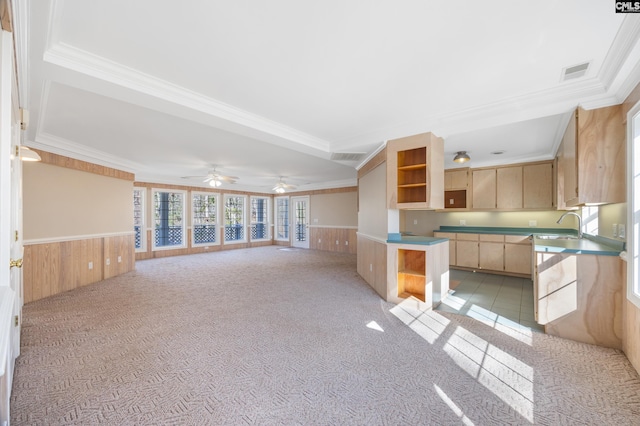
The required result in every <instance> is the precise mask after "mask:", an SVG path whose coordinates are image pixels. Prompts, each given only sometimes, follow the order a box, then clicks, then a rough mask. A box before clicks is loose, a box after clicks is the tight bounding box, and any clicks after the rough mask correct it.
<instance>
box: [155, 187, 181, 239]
mask: <svg viewBox="0 0 640 426" xmlns="http://www.w3.org/2000/svg"><path fill="white" fill-rule="evenodd" d="M163 192H166V193H173V194H182V241H181V244H179V245H178V244H176V245H172V246H158V245H156V235H155V234H156V218H155V217H156V207H155V199H156V194H157V193H163ZM150 205H151V207H152V209H151V210H152V213H153V217H152V222H153V226H152V227H151V232H152V238H151V244H152V245H151V250H152V251H162V250H178V249H184V248H187V235H186V234H187V214H186V213H187V191H184V190H181V189H173V188H167V189H163V188H152V189H151V204H150Z"/></svg>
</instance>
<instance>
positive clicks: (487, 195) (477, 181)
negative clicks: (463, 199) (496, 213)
mask: <svg viewBox="0 0 640 426" xmlns="http://www.w3.org/2000/svg"><path fill="white" fill-rule="evenodd" d="M472 182H473V190H472V208H474V209H495V208H496V169H481V170H474V171H473V174H472Z"/></svg>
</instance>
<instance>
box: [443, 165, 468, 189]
mask: <svg viewBox="0 0 640 426" xmlns="http://www.w3.org/2000/svg"><path fill="white" fill-rule="evenodd" d="M468 172H469V169H468V168H465V169H462V170H457V169H453V170H445V171H444V189H445V190H447V191H448V190H452V189H467V183H468V182H467V180H468Z"/></svg>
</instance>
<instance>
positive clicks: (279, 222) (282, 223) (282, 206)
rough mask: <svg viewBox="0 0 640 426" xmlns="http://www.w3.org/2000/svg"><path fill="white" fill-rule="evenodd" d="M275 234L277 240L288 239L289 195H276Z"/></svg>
mask: <svg viewBox="0 0 640 426" xmlns="http://www.w3.org/2000/svg"><path fill="white" fill-rule="evenodd" d="M275 202H276V235H275V239H276V240H278V241H289V197H276V198H275Z"/></svg>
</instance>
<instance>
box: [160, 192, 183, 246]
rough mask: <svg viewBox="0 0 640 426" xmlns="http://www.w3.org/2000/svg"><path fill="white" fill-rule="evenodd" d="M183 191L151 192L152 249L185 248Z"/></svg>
mask: <svg viewBox="0 0 640 426" xmlns="http://www.w3.org/2000/svg"><path fill="white" fill-rule="evenodd" d="M184 200H185V192H184V191H172V192H166V191H161V190H153V211H154V222H155V223H154V227H153V228H154V229H153V231H154V238H153V248H154V249H158V248H179V247H185V246H186V244H185V231H184V228H185V227H184V207H185V205H184Z"/></svg>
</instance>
